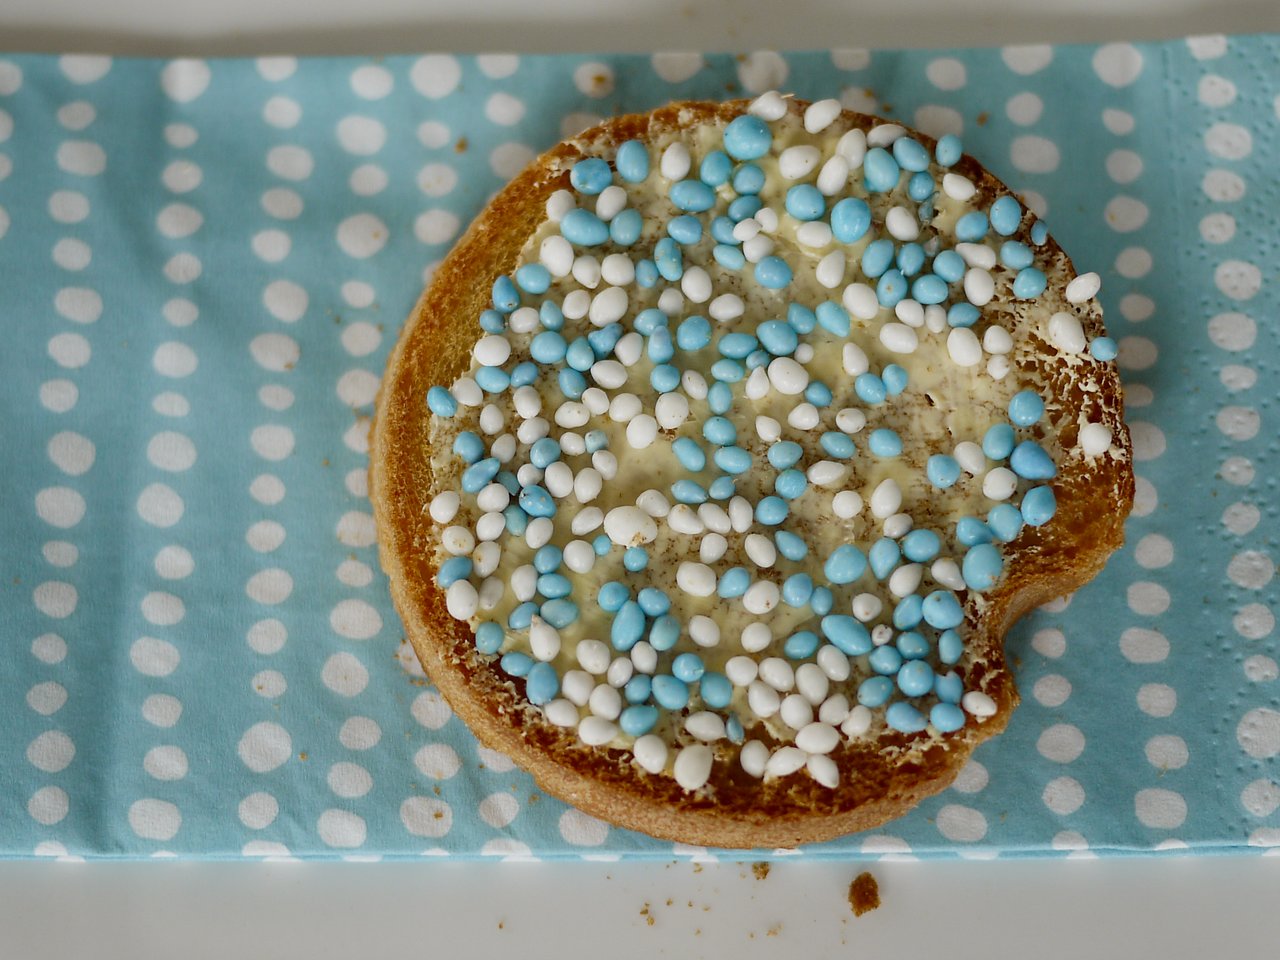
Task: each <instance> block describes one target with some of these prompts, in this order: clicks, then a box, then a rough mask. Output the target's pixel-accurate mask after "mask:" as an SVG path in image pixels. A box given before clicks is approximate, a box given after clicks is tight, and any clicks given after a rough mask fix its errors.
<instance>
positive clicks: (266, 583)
mask: <svg viewBox="0 0 1280 960" xmlns="http://www.w3.org/2000/svg"><path fill="white" fill-rule="evenodd" d="M244 592H245V593H246V594H248V595H249V599H250V600H253V601H255V602H257V603H261V604H264V605H266V606H275V605H276V604H279V603H284V601H286V600H288V599H289V594H291V593H293V577H291V576H289V572H288V571H287V570H281V569H280V568H278V567H271V568H269V569H266V570H259V571H258V572H257V573H255V574H254V575H253V576H251V577H250V578H249V579H248V581H247V582H246V583H245V585H244Z"/></svg>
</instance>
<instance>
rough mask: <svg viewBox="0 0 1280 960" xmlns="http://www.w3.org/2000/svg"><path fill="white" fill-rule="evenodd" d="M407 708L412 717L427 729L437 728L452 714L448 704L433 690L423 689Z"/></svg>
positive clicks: (446, 721)
mask: <svg viewBox="0 0 1280 960" xmlns="http://www.w3.org/2000/svg"><path fill="white" fill-rule="evenodd" d="M409 710H410V712H411V713H412V714H413V719H415V720H417V721H418V723H420V724H421V725H422V726H424V727H426V728H427V729H428V730H439V729H440V728H441V727H443V726H444V725H445V724H446V723H448V722H449V718H450V717H452V716H453V711H452V710H451V709H449V704H447V703H446V702H445V699H444V697H442V696H440V694H439V693H437V692H436V691H435V690H424V691H422V693H420V694H418V696H417V697H415V698H414V701H413V704H412V706H411V707H410V708H409Z"/></svg>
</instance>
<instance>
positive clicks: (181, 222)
mask: <svg viewBox="0 0 1280 960" xmlns="http://www.w3.org/2000/svg"><path fill="white" fill-rule="evenodd" d="M203 223H204V215H203V214H201V213H200V211H199V210H197V209H196V208H195V207H191V206H188V205H187V204H185V203H171V204H169V205H168V206H167V207H165V208H164V209H163V210H161V211H160V212H159V213H158V214H156V229H157V230H159V231H160V233H161V234H163V235H164V236H166V237H170V238H174V239H176V238H180V237H189V236H191V234H193V233H195V232H196V231H197V230H199V229H200V226H201V225H202V224H203Z"/></svg>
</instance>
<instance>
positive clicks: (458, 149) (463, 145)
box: [453, 137, 467, 153]
mask: <svg viewBox="0 0 1280 960" xmlns="http://www.w3.org/2000/svg"><path fill="white" fill-rule="evenodd" d="M453 152H454V153H466V152H467V138H466V137H459V138H458V142H457V143H455V144H454V145H453Z"/></svg>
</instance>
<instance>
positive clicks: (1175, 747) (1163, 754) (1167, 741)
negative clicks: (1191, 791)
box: [1145, 734, 1190, 770]
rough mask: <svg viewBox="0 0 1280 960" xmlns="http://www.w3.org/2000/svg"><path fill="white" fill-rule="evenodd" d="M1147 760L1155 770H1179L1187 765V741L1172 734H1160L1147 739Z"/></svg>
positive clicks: (1188, 754) (1188, 755)
mask: <svg viewBox="0 0 1280 960" xmlns="http://www.w3.org/2000/svg"><path fill="white" fill-rule="evenodd" d="M1145 752H1146V754H1147V762H1148V763H1150V764H1151V765H1152V766H1153V767H1155V768H1156V769H1157V770H1181V769H1182V768H1183V767H1185V766H1186V765H1187V760H1188V758H1189V757H1190V753H1189V751H1188V750H1187V742H1186V741H1185V740H1183V739H1182V738H1181V737H1179V736H1174V735H1173V734H1161V735H1160V736H1156V737H1152V738H1151V739H1150V740H1148V741H1147V745H1146V748H1145Z"/></svg>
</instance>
